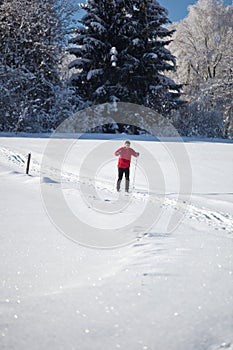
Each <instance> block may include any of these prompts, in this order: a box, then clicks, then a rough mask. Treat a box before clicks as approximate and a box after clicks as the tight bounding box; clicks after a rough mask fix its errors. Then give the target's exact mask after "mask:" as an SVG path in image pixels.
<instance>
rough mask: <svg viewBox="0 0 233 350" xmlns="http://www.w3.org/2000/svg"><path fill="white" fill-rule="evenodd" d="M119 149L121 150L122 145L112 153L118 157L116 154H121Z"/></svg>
mask: <svg viewBox="0 0 233 350" xmlns="http://www.w3.org/2000/svg"><path fill="white" fill-rule="evenodd" d="M121 150H122V147H121V148H118V149H117V150H116V152H115V153H114V154H115V156H117V157H118V156H119V155H120V154H121Z"/></svg>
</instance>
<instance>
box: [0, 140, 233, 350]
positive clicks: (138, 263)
mask: <svg viewBox="0 0 233 350" xmlns="http://www.w3.org/2000/svg"><path fill="white" fill-rule="evenodd" d="M10 136H11V137H10ZM24 136H25V137H22V136H18V137H16V136H14V135H10V134H8V135H3V134H2V135H1V137H0V174H1V204H0V213H1V222H0V234H1V245H0V259H1V263H0V275H1V280H0V348H1V350H6V349H7V350H8V349H17V350H21V349H22V350H23V349H33V350H34V349H35V350H37V349H38V350H39V349H41V348H46V349H52V350H53V349H54V350H55V349H56V350H60V349H61V350H63V349H80V350H92V349H95V350H98V349H101V350H102V349H111V350H112V349H129V350H139V349H144V350H145V349H148V350H150V349H151V350H154V349H156V350H166V349H169V350H220V349H224V348H225V349H229V350H232V349H233V329H232V319H233V300H232V299H233V283H232V278H233V266H232V259H233V253H232V238H233V225H232V223H233V210H232V208H233V206H232V199H233V193H232V173H233V171H232V170H233V162H232V160H233V159H232V154H233V144H232V142H225V141H224V140H217V142H214V141H213V140H206V141H204V140H195V139H185V142H184V144H183V145H182V146H183V147H184V149H185V151H186V153H187V155H188V159H189V162H190V165H191V176H190V178H189V179H186V183H185V184H181V183H180V181H179V180H180V175H181V174H182V169H179V168H180V167H184V168H185V164H184V162H183V161H182V160H184V159H185V153H184V151H183V153H182V154H181V155H180V154H179V155H180V156H181V159H180V158H179V157H178V156H177V153H176V151H177V149H179V147H180V145H179V143H178V142H176V141H175V140H172V139H166V140H163V141H161V142H159V141H158V140H157V141H156V140H154V141H153V140H151V139H148V138H146V136H144V137H145V140H142V138H141V139H140V140H139V139H136V138H135V139H133V138H132V144H131V146H132V147H133V148H134V149H135V150H139V151H140V157H139V159H138V165H137V168H136V173H135V166H136V164H135V160H134V159H133V160H132V166H131V193H129V195H125V194H124V192H121V193H120V194H117V193H115V191H114V188H115V181H116V172H117V169H116V163H117V158H116V157H114V155H113V153H114V151H115V149H116V148H117V147H118V146H121V145H122V140H120V139H106V138H102V139H97V138H98V136H96V135H95V137H96V139H88V137H89V136H87V138H86V139H72V138H70V139H66V138H61V139H56V140H52V141H51V140H50V139H49V138H46V137H45V136H43V137H40V135H36V136H35V137H30V136H29V135H24ZM92 136H93V135H92ZM118 138H120V137H119V135H118ZM121 138H122V135H121ZM123 138H124V139H126V138H129V136H127V135H123ZM51 142H52V146H54V147H51V148H49V147H50V146H49V145H51ZM50 151H51V153H50ZM28 153H31V154H32V164H31V167H30V175H29V176H27V175H25V168H26V161H27V155H28ZM63 154H65V157H64V158H63V159H62V157H63ZM51 155H53V156H54V158H53V159H52V158H51ZM182 155H183V157H182ZM59 157H60V158H61V159H60V158H59ZM47 160H49V162H47ZM61 163H62V166H61V171H59V166H60V164H61ZM147 163H150V164H147ZM92 164H94V165H93V167H92ZM152 165H153V166H155V167H156V168H154V170H153V167H152ZM93 169H94V171H95V172H94V173H93ZM155 169H156V171H155ZM148 172H152V173H153V174H152V175H153V176H154V179H155V183H154V182H153V183H152V185H154V186H153V188H151V187H150V184H148V181H150V176H151V174H148ZM134 177H135V186H134V187H133V179H134ZM148 179H149V180H148ZM190 185H191V187H190ZM189 188H190V189H191V191H192V193H191V196H190V197H189V195H188V194H187V193H185V191H184V189H189ZM58 189H59V190H61V192H62V194H63V198H64V201H65V202H66V203H67V207H68V208H69V211H70V213H72V215H73V216H74V217H77V218H78V219H77V220H80V221H81V220H82V221H83V222H84V223H85V224H89V225H90V227H91V225H92V227H93V228H94V229H95V228H96V232H99V231H101V228H102V230H106V231H107V230H108V229H109V226H111V225H112V227H113V228H114V230H113V231H114V232H115V236H116V233H117V234H119V236H120V239H121V243H122V244H119V246H118V247H110V246H109V247H107V246H105V249H101V248H100V247H98V241H97V242H96V247H95V248H90V247H88V246H86V244H85V240H86V239H87V236H88V230H86V232H85V233H86V235H87V236H85V235H82V232H81V224H80V226H77V232H78V231H80V232H78V233H77V234H78V235H77V240H76V241H75V239H74V237H71V236H70V237H69V232H64V230H63V232H61V227H59V225H60V223H62V224H63V222H62V221H59V220H60V217H61V218H64V217H65V213H66V212H65V209H64V211H63V206H62V205H63V204H62V205H61V203H62V202H58V201H51V203H48V202H46V200H45V194H48V193H49V195H51V198H57V197H56V196H57V191H58ZM53 196H54V197H53ZM148 203H149V204H148ZM50 204H52V205H53V212H52V214H51V212H49V210H50V207H49V205H50ZM152 204H153V207H152V208H153V209H155V211H154V212H149V214H150V216H148V221H150V219H151V215H154V216H155V218H154V220H152V222H153V224H152V225H151V227H148V225H147V222H146V220H145V219H141V220H139V219H138V217H140V215H141V214H142V212H143V211H144V212H146V211H147V210H149V209H148V208H151V207H150V205H152ZM148 205H149V207H148ZM46 206H47V207H46ZM119 208H120V209H119ZM156 210H158V213H159V214H158V213H157V212H156ZM48 213H50V214H51V215H48ZM54 213H56V214H57V216H56V215H54ZM178 214H179V215H178ZM53 215H54V216H53ZM175 215H178V216H179V218H180V219H179V222H178V225H177V226H176V227H175V228H174V229H173V230H170V231H169V222H171V220H172V218H174V217H175ZM52 216H53V217H52ZM54 218H55V220H56V218H57V222H54ZM69 224H70V223H69V222H67V223H66V225H67V226H66V227H67V228H70V226H69ZM124 227H130V228H133V229H132V230H131V231H130V232H127V231H126V230H125V237H124V236H123V235H122V233H124ZM85 229H86V228H85ZM110 233H111V234H112V232H110ZM115 236H114V237H112V239H115V240H116V241H117V239H118V237H115ZM98 237H99V239H101V240H103V236H98ZM98 237H97V238H98ZM122 237H123V238H122ZM104 238H105V241H104V240H103V241H101V242H99V243H100V246H101V245H103V243H104V242H105V243H109V242H110V243H111V242H112V241H111V240H110V241H108V237H104ZM124 239H125V241H124ZM79 243H81V244H79ZM86 243H88V242H86ZM123 243H125V244H123ZM106 248H109V249H106Z"/></svg>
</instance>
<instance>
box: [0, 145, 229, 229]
mask: <svg viewBox="0 0 233 350" xmlns="http://www.w3.org/2000/svg"><path fill="white" fill-rule="evenodd" d="M0 159H1V160H2V162H3V163H4V164H6V165H8V166H10V167H12V168H15V166H17V167H19V168H20V169H23V168H25V167H26V162H27V155H25V154H20V153H19V152H16V151H14V150H11V149H8V148H5V147H1V148H0ZM13 173H17V172H15V171H13ZM30 174H32V175H33V176H36V177H40V175H41V174H40V164H39V162H37V161H36V160H35V159H33V160H32V161H31V166H30ZM59 174H60V172H59V169H57V168H55V167H50V168H49V169H47V172H46V174H44V175H45V176H44V178H43V180H42V181H43V182H44V183H47V184H50V185H51V184H59V183H60V179H61V180H62V185H63V187H64V188H66V189H67V188H69V189H70V187H71V188H76V189H77V188H78V189H80V185H84V186H86V188H87V193H88V196H89V197H92V199H93V200H101V199H100V198H98V197H96V196H92V194H91V193H93V191H92V190H93V189H96V190H101V191H102V192H103V193H104V194H105V195H106V199H105V200H106V201H110V202H111V201H112V199H111V197H112V190H113V186H112V184H110V183H109V184H108V183H106V181H105V180H102V181H101V180H98V184H97V185H96V182H94V181H93V180H92V179H90V178H88V177H86V178H84V177H83V178H81V179H80V178H79V177H78V176H77V175H75V174H73V173H71V172H64V171H62V174H61V176H60V175H59ZM130 196H131V197H132V198H133V199H136V200H141V201H145V200H152V201H157V202H159V203H160V204H161V206H162V207H163V208H170V209H171V208H172V209H174V210H179V211H181V212H182V214H184V215H185V216H186V217H188V218H189V219H190V220H197V221H199V222H205V223H206V224H208V225H209V226H211V227H213V228H214V229H216V230H223V231H225V232H227V233H233V216H231V215H230V214H229V213H222V212H218V211H213V210H210V209H207V208H205V207H198V206H196V205H194V204H192V203H187V202H186V201H182V199H179V200H175V199H171V198H168V196H166V194H165V196H164V195H161V194H159V195H158V194H157V193H155V192H154V193H153V192H152V193H148V192H146V191H143V190H142V189H140V190H139V189H134V190H133V192H132V193H130Z"/></svg>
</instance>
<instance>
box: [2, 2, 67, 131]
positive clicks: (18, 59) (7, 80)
mask: <svg viewBox="0 0 233 350" xmlns="http://www.w3.org/2000/svg"><path fill="white" fill-rule="evenodd" d="M71 14H72V12H71V11H70V10H69V3H67V2H66V0H46V1H41V0H33V1H31V0H2V2H1V3H0V35H1V39H0V108H1V112H2V113H1V116H0V130H5V131H26V130H28V131H40V130H49V129H51V128H53V127H55V126H56V124H57V123H59V121H61V119H63V118H64V114H66V111H68V109H69V106H68V102H67V101H66V102H65V101H64V99H62V98H61V97H62V96H65V98H66V96H67V94H63V92H64V88H63V86H62V81H61V77H60V68H59V64H60V59H61V57H62V53H63V50H64V38H65V35H66V28H67V26H68V21H67V20H68V18H69V17H70V16H71ZM58 98H59V102H60V103H61V105H62V107H63V108H66V111H64V110H63V111H62V110H61V107H60V106H59V105H58V103H57V99H58Z"/></svg>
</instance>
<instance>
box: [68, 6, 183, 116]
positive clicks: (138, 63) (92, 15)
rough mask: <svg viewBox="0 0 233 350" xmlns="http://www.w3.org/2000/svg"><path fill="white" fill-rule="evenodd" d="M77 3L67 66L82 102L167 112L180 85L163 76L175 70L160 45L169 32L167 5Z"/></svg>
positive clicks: (177, 96)
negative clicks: (79, 16)
mask: <svg viewBox="0 0 233 350" xmlns="http://www.w3.org/2000/svg"><path fill="white" fill-rule="evenodd" d="M83 8H84V9H85V11H86V14H85V15H84V16H83V17H82V19H81V21H80V22H81V25H80V26H79V27H77V28H76V33H75V35H74V36H73V37H72V38H71V39H70V43H71V44H72V46H71V47H70V53H71V54H74V55H75V56H76V59H75V60H73V61H72V62H71V63H70V65H69V68H70V69H73V70H75V71H74V72H73V74H72V75H71V78H70V83H71V85H72V86H74V87H76V88H77V93H78V94H79V95H80V96H81V98H82V99H83V101H84V102H85V103H86V106H92V105H96V104H100V103H105V102H114V101H116V102H119V101H121V102H131V103H136V104H140V105H145V106H147V107H151V108H152V109H154V110H155V111H157V112H159V113H162V114H164V115H167V114H168V113H169V112H170V110H171V109H173V108H175V107H176V106H177V105H178V103H179V96H180V93H179V89H180V86H178V85H177V84H175V83H174V81H172V80H171V79H169V78H168V77H166V72H167V71H172V70H175V58H174V56H173V55H172V54H171V53H170V51H169V50H168V49H167V48H166V46H167V45H168V44H169V42H170V36H171V35H172V33H173V31H171V30H168V29H167V28H166V24H168V23H169V20H168V18H167V11H166V10H165V9H164V8H163V7H161V6H160V5H159V3H158V2H157V1H155V0H134V1H133V0H101V1H96V0H87V1H86V3H85V4H84V5H83Z"/></svg>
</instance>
